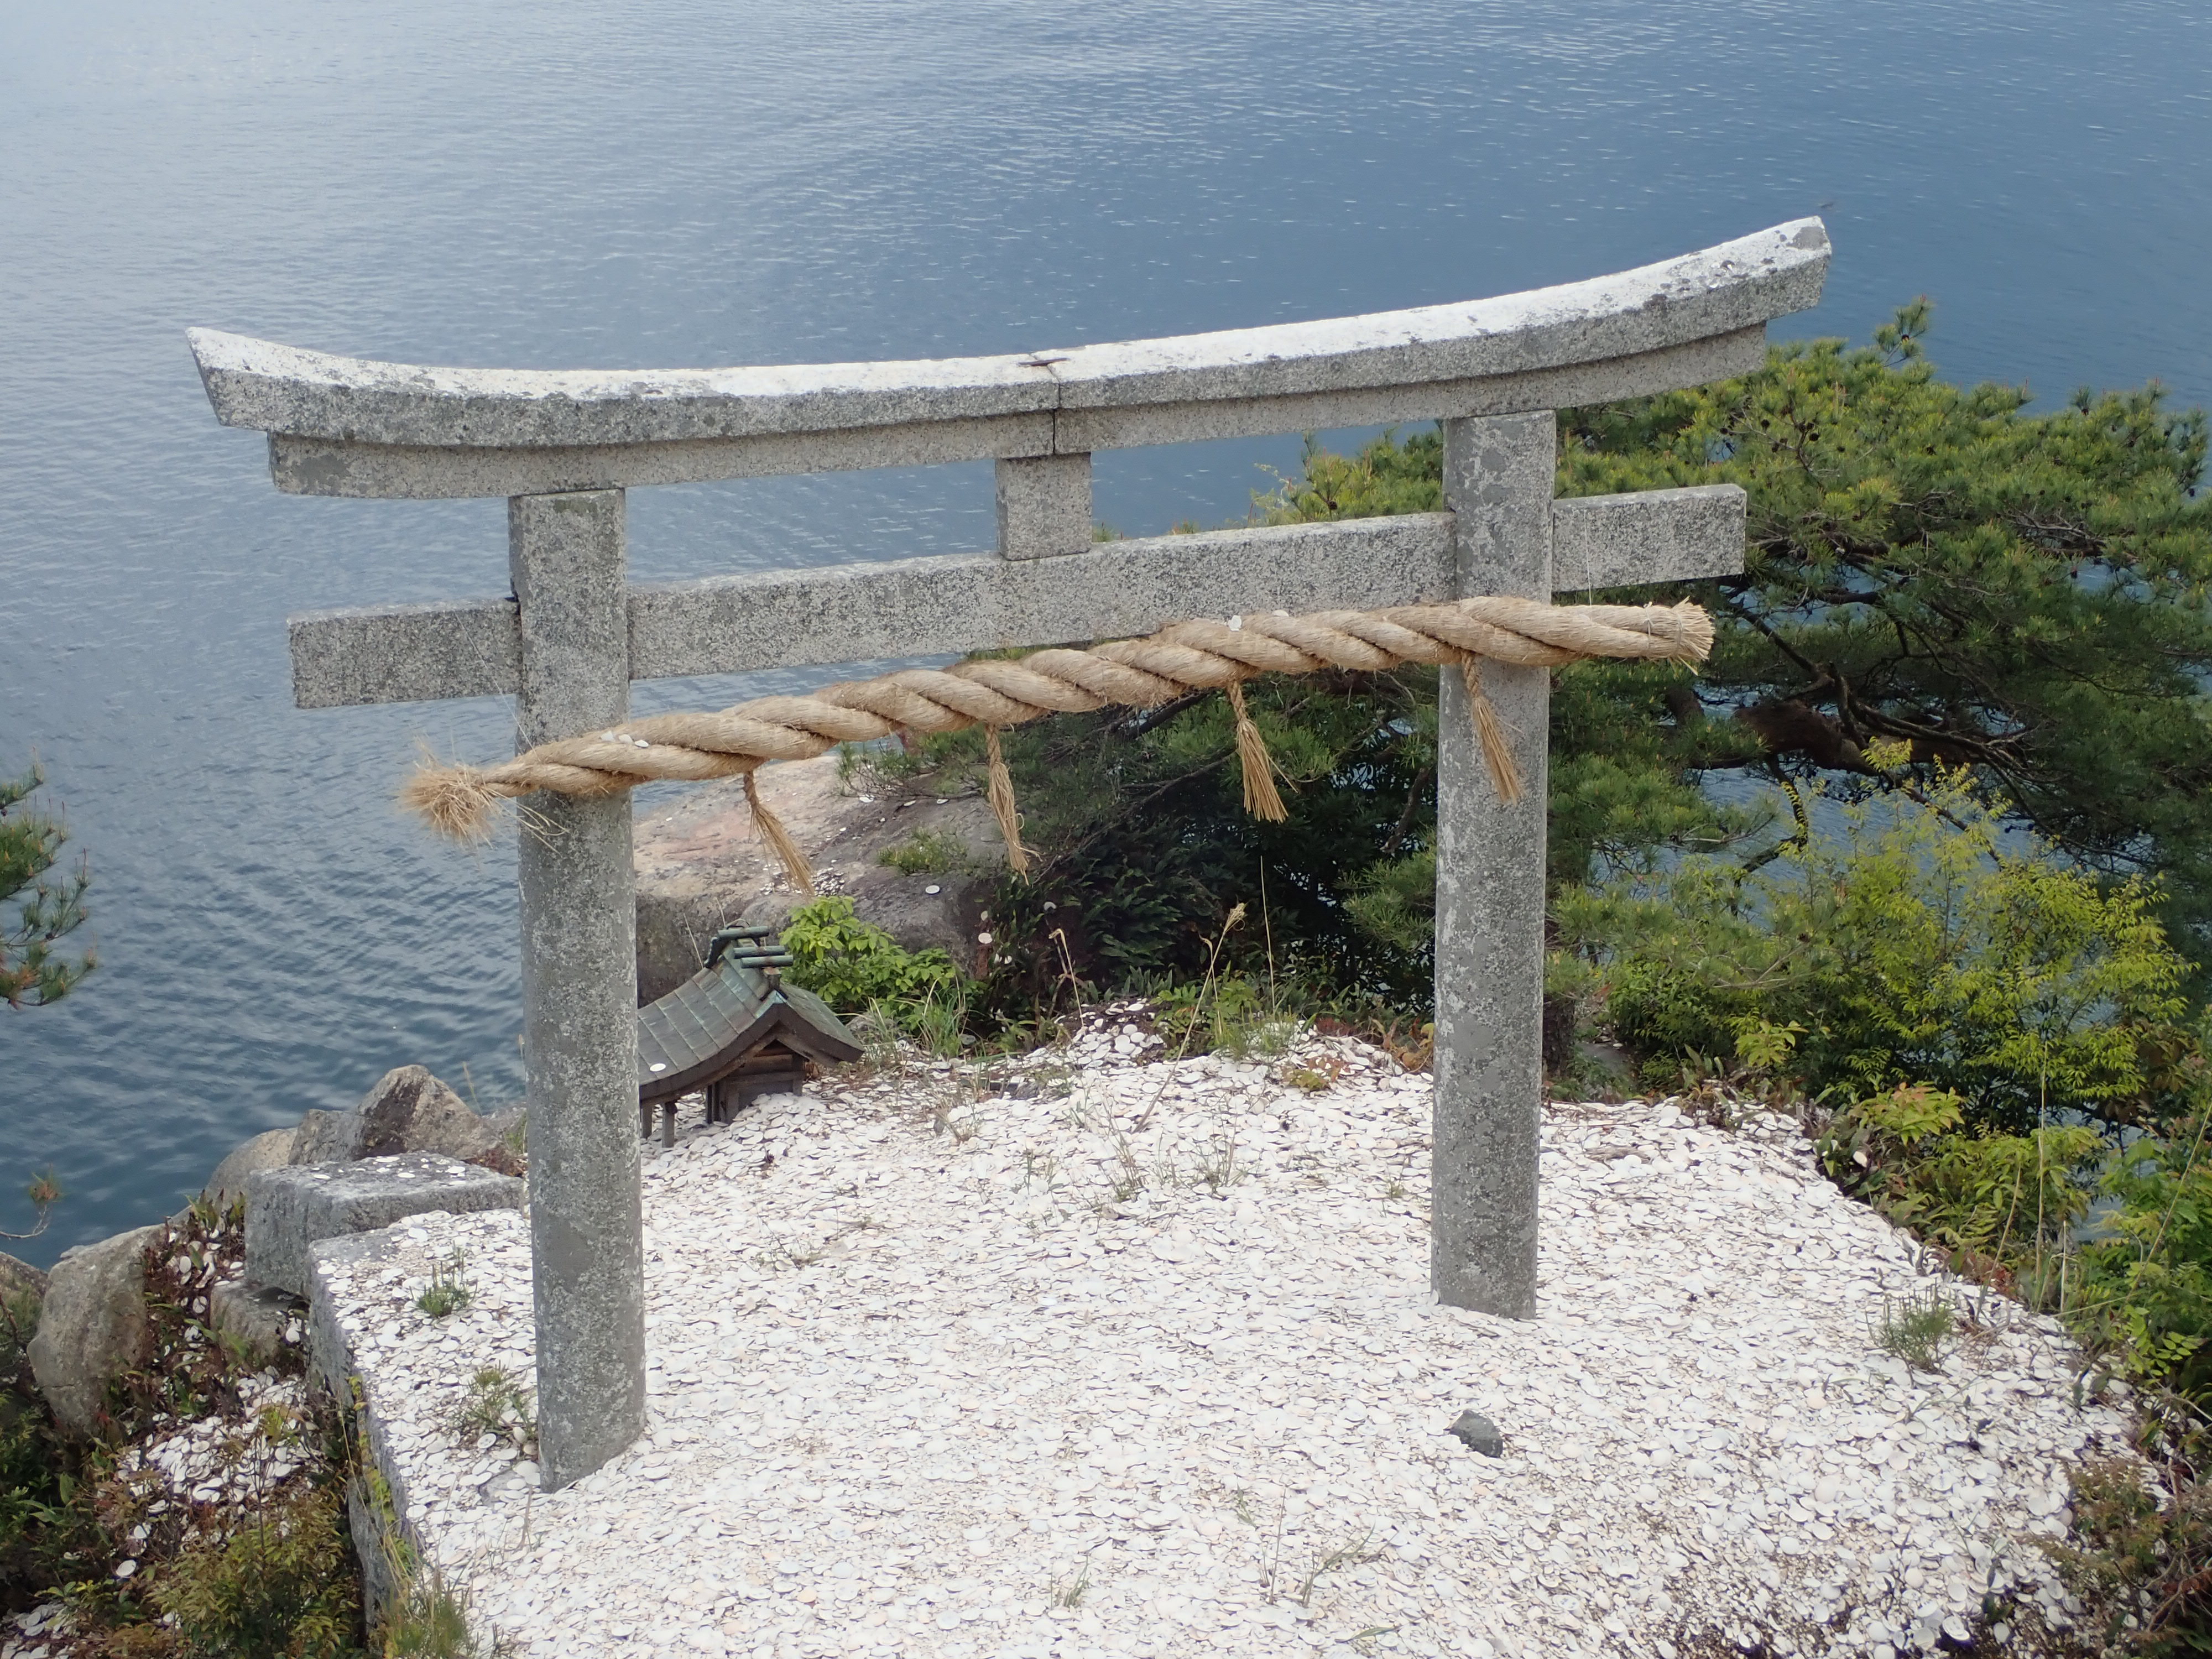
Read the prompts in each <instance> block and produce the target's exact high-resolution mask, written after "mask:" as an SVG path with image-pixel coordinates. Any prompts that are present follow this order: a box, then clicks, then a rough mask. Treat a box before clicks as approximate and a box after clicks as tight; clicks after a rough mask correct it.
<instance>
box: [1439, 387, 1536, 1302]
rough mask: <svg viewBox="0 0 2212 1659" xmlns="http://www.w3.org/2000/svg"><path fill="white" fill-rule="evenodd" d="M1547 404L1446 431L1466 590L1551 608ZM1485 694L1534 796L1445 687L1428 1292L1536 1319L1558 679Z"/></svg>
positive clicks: (1489, 674) (1494, 686)
mask: <svg viewBox="0 0 2212 1659" xmlns="http://www.w3.org/2000/svg"><path fill="white" fill-rule="evenodd" d="M1558 442H1559V440H1558V430H1557V425H1556V422H1554V421H1553V416H1552V414H1551V412H1550V411H1549V410H1545V411H1542V412H1541V413H1538V414H1534V415H1506V416H1496V417H1493V418H1490V419H1485V420H1456V421H1447V422H1444V505H1445V506H1446V507H1449V509H1450V510H1451V512H1452V513H1454V514H1455V517H1456V520H1457V531H1456V550H1455V561H1456V578H1457V582H1458V588H1459V592H1460V593H1461V594H1462V596H1472V595H1475V594H1489V593H1494V594H1510V595H1514V596H1517V597H1520V598H1524V599H1550V598H1551V597H1552V484H1553V467H1554V465H1555V462H1556V453H1557V449H1558ZM1481 672H1482V684H1483V689H1484V690H1485V692H1486V694H1487V695H1488V696H1489V698H1490V701H1491V702H1492V704H1493V705H1494V706H1495V707H1496V708H1497V710H1498V718H1499V720H1502V721H1503V722H1504V726H1505V729H1506V731H1507V732H1509V733H1510V736H1511V738H1512V744H1513V756H1514V758H1515V760H1516V761H1517V762H1518V763H1519V764H1520V769H1521V776H1522V781H1523V782H1524V783H1525V784H1526V786H1527V788H1526V792H1525V793H1523V794H1522V797H1521V799H1519V800H1518V801H1517V802H1516V803H1515V804H1514V805H1510V806H1508V805H1505V804H1504V802H1503V801H1501V800H1499V799H1498V792H1497V790H1496V789H1495V788H1494V787H1492V784H1491V781H1490V777H1489V774H1488V772H1487V771H1486V769H1485V767H1484V764H1483V761H1482V754H1481V750H1480V745H1479V744H1478V741H1477V739H1476V738H1475V734H1474V719H1473V716H1472V714H1470V713H1469V711H1468V700H1467V693H1466V691H1465V690H1464V689H1463V688H1462V685H1461V684H1460V680H1459V676H1458V675H1457V674H1455V673H1454V672H1452V671H1449V670H1447V671H1444V672H1443V674H1442V675H1441V676H1439V678H1440V681H1441V692H1440V695H1439V697H1438V700H1437V1041H1436V1119H1435V1124H1436V1127H1435V1145H1434V1150H1433V1152H1432V1153H1431V1182H1432V1187H1431V1205H1432V1209H1431V1225H1430V1235H1429V1237H1430V1246H1429V1249H1430V1282H1431V1285H1432V1286H1433V1287H1434V1289H1435V1291H1436V1293H1437V1300H1438V1301H1439V1302H1442V1303H1443V1304H1446V1305H1448V1306H1450V1307H1455V1308H1475V1309H1479V1310H1481V1311H1483V1312H1485V1313H1494V1314H1504V1315H1507V1316H1511V1317H1514V1318H1527V1317H1528V1316H1531V1315H1533V1314H1534V1312H1535V1310H1536V1161H1537V1132H1538V1125H1539V1122H1540V1114H1541V1101H1542V1093H1543V1081H1544V1042H1543V1029H1544V1027H1543V985H1544V810H1545V787H1546V777H1545V756H1546V754H1547V750H1549V748H1550V734H1549V731H1548V725H1549V720H1550V716H1551V674H1550V671H1549V670H1548V669H1543V668H1510V667H1507V666H1505V665H1503V664H1499V663H1494V662H1486V663H1484V664H1483V665H1481Z"/></svg>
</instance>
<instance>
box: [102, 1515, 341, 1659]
mask: <svg viewBox="0 0 2212 1659" xmlns="http://www.w3.org/2000/svg"><path fill="white" fill-rule="evenodd" d="M148 1596H149V1600H150V1601H151V1602H152V1604H153V1606H154V1607H155V1608H156V1609H157V1610H158V1611H159V1612H160V1613H161V1614H162V1615H163V1616H164V1617H165V1618H167V1619H168V1620H174V1638H175V1640H174V1644H173V1645H170V1644H159V1645H156V1644H153V1643H149V1642H146V1641H143V1640H141V1641H138V1642H135V1643H132V1644H131V1650H132V1651H133V1653H134V1654H139V1655H144V1656H147V1659H152V1656H153V1655H154V1654H155V1653H173V1654H175V1655H177V1656H178V1659H340V1656H346V1655H352V1654H356V1653H358V1652H359V1651H360V1646H359V1644H358V1642H357V1640H356V1632H357V1631H358V1630H359V1628H360V1625H361V1605H360V1587H359V1584H358V1582H357V1581H356V1577H355V1575H354V1573H353V1571H352V1570H351V1563H350V1544H349V1539H348V1538H347V1536H346V1532H345V1509H344V1505H343V1503H342V1502H341V1501H340V1498H339V1495H338V1492H337V1487H335V1486H330V1485H324V1486H307V1487H302V1488H299V1489H296V1490H295V1491H294V1492H290V1493H289V1495H287V1496H285V1497H283V1498H278V1499H276V1500H275V1501H274V1502H273V1503H272V1504H270V1506H269V1507H268V1508H266V1509H265V1510H264V1511H263V1512H262V1513H261V1514H260V1515H259V1516H258V1517H257V1518H256V1520H255V1522H254V1523H253V1524H252V1525H250V1526H246V1527H243V1528H240V1529H239V1530H238V1531H237V1532H236V1533H234V1534H232V1535H231V1536H230V1537H229V1538H228V1539H226V1540H222V1541H217V1542H214V1543H211V1544H208V1545H204V1546H202V1547H197V1548H193V1549H188V1550H185V1551H184V1552H182V1553H179V1555H177V1556H176V1557H175V1558H174V1559H172V1560H170V1561H169V1562H167V1564H166V1565H163V1566H162V1567H161V1568H160V1569H159V1570H158V1571H157V1572H156V1573H155V1575H154V1577H153V1581H152V1583H151V1585H150V1586H149V1592H148ZM148 1634H152V1632H148ZM162 1634H164V1635H166V1634H167V1632H162Z"/></svg>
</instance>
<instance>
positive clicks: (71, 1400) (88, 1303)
mask: <svg viewBox="0 0 2212 1659" xmlns="http://www.w3.org/2000/svg"><path fill="white" fill-rule="evenodd" d="M162 1225H164V1224H162V1223H161V1222H158V1221H157V1222H155V1223H153V1224H152V1225H149V1226H144V1227H136V1228H133V1229H132V1230H131V1231H129V1232H126V1233H117V1234H116V1235H114V1237H111V1238H103V1239H101V1240H100V1242H99V1243H97V1244H82V1245H79V1246H77V1247H76V1249H70V1250H64V1251H63V1252H62V1258H61V1260H60V1261H57V1262H56V1263H55V1264H54V1270H53V1272H52V1273H51V1274H49V1275H48V1279H47V1285H46V1297H45V1300H44V1301H43V1302H42V1303H41V1304H40V1309H39V1328H38V1331H37V1333H36V1334H34V1335H33V1337H32V1338H31V1347H30V1358H31V1375H32V1376H33V1377H34V1378H35V1379H36V1380H37V1382H38V1384H39V1392H40V1394H42V1395H45V1396H46V1404H47V1405H48V1406H49V1407H52V1411H53V1413H54V1418H55V1420H56V1421H58V1422H59V1423H60V1424H61V1425H62V1427H63V1428H64V1429H65V1430H67V1431H69V1432H70V1433H71V1434H73V1435H76V1436H78V1437H83V1436H86V1435H89V1434H90V1433H92V1431H94V1428H95V1427H97V1426H98V1425H99V1421H100V1410H101V1407H102V1404H103V1401H104V1400H105V1397H106V1390H107V1384H108V1383H109V1382H110V1381H112V1379H113V1378H115V1377H118V1376H121V1375H122V1374H123V1373H124V1372H125V1371H127V1370H131V1368H132V1367H134V1366H137V1365H141V1364H144V1363H145V1362H146V1359H147V1358H148V1356H149V1354H150V1353H151V1352H152V1350H153V1340H154V1328H153V1322H152V1321H151V1320H150V1319H149V1316H148V1315H147V1312H146V1262H145V1253H146V1246H147V1243H149V1241H150V1240H151V1239H152V1238H153V1237H154V1236H155V1234H156V1233H158V1232H160V1231H161V1228H162Z"/></svg>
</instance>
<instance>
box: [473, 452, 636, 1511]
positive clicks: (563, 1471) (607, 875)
mask: <svg viewBox="0 0 2212 1659" xmlns="http://www.w3.org/2000/svg"><path fill="white" fill-rule="evenodd" d="M507 529H508V555H509V561H510V564H511V567H512V570H513V577H514V592H515V595H516V599H517V600H518V602H519V605H520V613H521V626H522V696H521V698H520V702H519V706H518V708H517V711H516V712H517V716H518V718H517V720H516V728H517V730H516V739H517V743H518V744H519V745H520V747H521V748H524V749H526V748H528V747H530V746H531V745H532V744H537V743H543V742H544V741H545V740H546V739H548V738H556V737H565V736H568V735H569V734H571V733H573V732H578V731H582V730H586V729H589V728H591V727H592V726H598V725H599V724H601V723H602V722H612V721H619V720H622V718H623V715H624V714H625V713H626V712H627V711H628V708H629V638H628V634H629V629H628V623H627V618H626V616H625V613H624V609H623V593H624V587H623V580H624V570H625V565H626V552H627V549H626V543H625V540H624V535H623V497H622V495H621V494H620V492H618V491H615V490H601V491H596V492H592V493H589V494H582V495H529V496H522V497H519V498H517V499H516V500H514V501H511V502H509V503H508V510H507ZM526 805H527V806H528V808H529V810H530V811H531V812H532V814H533V815H534V816H533V818H532V829H531V831H530V833H527V834H526V835H523V836H520V838H519V840H520V847H519V852H518V857H517V874H518V878H519V881H520V887H521V896H522V903H521V933H522V1051H523V1060H524V1063H525V1065H526V1067H527V1068H528V1073H529V1094H530V1103H531V1104H530V1115H529V1119H528V1121H527V1122H526V1125H525V1127H524V1132H523V1133H524V1136H525V1141H526V1147H525V1150H526V1156H527V1157H528V1158H529V1162H530V1229H531V1243H532V1251H533V1254H534V1258H535V1260H536V1261H537V1264H538V1272H537V1278H536V1307H537V1322H538V1364H539V1368H540V1376H539V1386H538V1423H539V1435H540V1438H541V1441H542V1443H543V1445H544V1462H545V1470H546V1484H547V1486H549V1487H550V1488H557V1487H560V1486H565V1485H566V1484H567V1483H568V1482H569V1481H571V1480H574V1479H576V1477H578V1476H579V1475H581V1474H588V1473H589V1472H590V1471H592V1469H595V1468H599V1465H600V1464H602V1463H604V1462H605V1461H606V1460H607V1459H608V1458H610V1457H611V1456H613V1455H615V1454H616V1453H617V1452H619V1451H621V1450H622V1449H623V1448H624V1447H625V1446H627V1445H629V1443H630V1442H631V1441H633V1440H635V1438H636V1437H637V1436H638V1435H639V1433H640V1432H641V1431H642V1430H643V1428H644V1426H645V1267H644V1245H643V1241H642V1235H641V1225H642V1224H641V1221H640V1218H639V1212H638V1188H637V1178H638V1177H637V1170H638V1162H637V1130H636V1122H637V1000H636V994H635V993H636V986H637V908H636V906H637V899H636V883H635V876H634V874H633V872H632V868H631V862H630V803H629V798H628V797H627V796H626V795H617V796H613V797H611V798H610V799H599V800H580V799H576V798H574V797H573V796H568V795H544V794H541V795H533V796H532V797H530V798H529V799H528V800H527V801H526Z"/></svg>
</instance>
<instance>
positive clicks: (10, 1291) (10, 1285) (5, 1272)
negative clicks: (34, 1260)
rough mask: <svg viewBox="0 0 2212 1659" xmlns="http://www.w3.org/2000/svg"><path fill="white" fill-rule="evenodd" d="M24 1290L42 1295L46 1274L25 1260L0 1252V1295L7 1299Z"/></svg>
mask: <svg viewBox="0 0 2212 1659" xmlns="http://www.w3.org/2000/svg"><path fill="white" fill-rule="evenodd" d="M26 1291H27V1292H29V1293H30V1294H31V1295H33V1296H36V1297H43V1296H45V1295H46V1274H44V1273H40V1271H39V1270H38V1269H37V1268H36V1267H33V1266H32V1265H31V1264H30V1263H29V1262H27V1261H17V1260H16V1259H15V1257H14V1256H12V1255H6V1254H4V1253H0V1297H7V1298H8V1299H9V1301H13V1300H14V1299H15V1297H19V1296H21V1295H23V1294H24V1293H25V1292H26Z"/></svg>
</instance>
